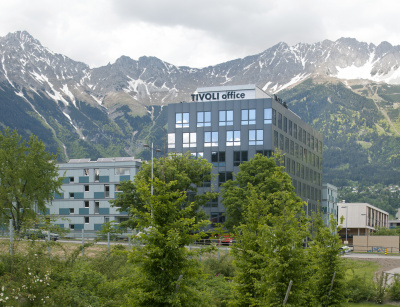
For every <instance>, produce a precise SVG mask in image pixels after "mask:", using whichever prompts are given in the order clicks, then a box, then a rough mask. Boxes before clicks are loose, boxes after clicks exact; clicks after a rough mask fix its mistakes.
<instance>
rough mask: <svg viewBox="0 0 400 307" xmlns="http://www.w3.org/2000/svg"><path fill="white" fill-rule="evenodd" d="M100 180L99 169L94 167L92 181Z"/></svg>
mask: <svg viewBox="0 0 400 307" xmlns="http://www.w3.org/2000/svg"><path fill="white" fill-rule="evenodd" d="M99 180H100V170H99V169H98V168H95V169H94V181H95V182H98V181H99Z"/></svg>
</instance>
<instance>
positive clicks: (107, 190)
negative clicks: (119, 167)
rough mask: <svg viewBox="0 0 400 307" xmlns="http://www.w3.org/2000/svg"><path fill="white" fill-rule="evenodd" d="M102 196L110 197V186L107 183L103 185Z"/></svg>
mask: <svg viewBox="0 0 400 307" xmlns="http://www.w3.org/2000/svg"><path fill="white" fill-rule="evenodd" d="M104 197H106V198H108V197H110V186H109V185H108V184H106V185H104Z"/></svg>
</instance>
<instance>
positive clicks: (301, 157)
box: [300, 146, 303, 161]
mask: <svg viewBox="0 0 400 307" xmlns="http://www.w3.org/2000/svg"><path fill="white" fill-rule="evenodd" d="M300 159H301V161H303V146H300Z"/></svg>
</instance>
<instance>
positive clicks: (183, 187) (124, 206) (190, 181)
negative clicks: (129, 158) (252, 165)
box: [111, 153, 216, 228]
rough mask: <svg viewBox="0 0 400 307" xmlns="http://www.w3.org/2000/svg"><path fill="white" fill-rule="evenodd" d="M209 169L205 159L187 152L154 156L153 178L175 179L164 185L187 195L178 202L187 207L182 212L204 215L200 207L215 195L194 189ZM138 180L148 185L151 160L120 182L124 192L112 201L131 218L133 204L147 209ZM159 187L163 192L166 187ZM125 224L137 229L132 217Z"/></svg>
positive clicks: (137, 207)
mask: <svg viewBox="0 0 400 307" xmlns="http://www.w3.org/2000/svg"><path fill="white" fill-rule="evenodd" d="M211 169H212V165H211V164H210V163H208V162H207V160H205V159H195V158H193V157H192V156H191V155H190V153H186V154H184V155H177V154H170V155H168V157H166V158H159V159H153V178H154V181H155V180H159V181H162V182H164V183H166V184H168V183H171V182H174V184H173V185H166V186H168V187H171V188H173V189H174V190H171V192H174V191H181V192H182V193H183V194H185V195H186V198H185V199H184V200H181V205H182V207H188V206H189V207H190V210H186V211H185V212H186V214H187V217H193V216H197V217H198V218H200V219H204V218H206V216H205V213H204V211H202V210H201V206H203V205H204V204H205V203H206V202H208V201H210V200H211V199H212V198H214V197H215V195H216V193H212V192H206V193H204V194H197V188H198V187H200V186H202V184H203V181H210V180H211ZM139 183H140V184H149V186H150V185H151V162H150V163H145V164H143V165H142V169H141V170H140V172H139V173H138V174H137V175H136V177H135V179H134V180H133V181H125V182H123V183H121V185H120V187H119V189H120V191H122V192H123V193H120V194H118V195H117V197H116V198H115V200H113V201H111V202H112V204H113V206H115V207H120V210H121V211H128V212H129V214H130V216H131V217H133V211H130V209H131V208H132V206H133V207H134V208H135V210H136V211H140V212H145V211H146V210H148V207H147V202H148V200H147V199H146V198H144V196H143V194H142V193H141V192H139ZM159 188H160V185H153V193H154V195H157V194H159V193H160V191H159V190H158V189H159ZM162 189H163V190H164V192H165V187H162ZM164 192H163V193H164ZM146 208H147V209H146ZM127 226H129V227H131V228H136V226H137V219H134V218H131V219H130V220H129V221H128V222H127Z"/></svg>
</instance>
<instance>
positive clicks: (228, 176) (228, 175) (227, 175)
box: [218, 172, 233, 186]
mask: <svg viewBox="0 0 400 307" xmlns="http://www.w3.org/2000/svg"><path fill="white" fill-rule="evenodd" d="M232 179H233V176H232V172H222V173H218V185H219V186H221V185H222V184H224V183H225V182H227V181H228V180H232Z"/></svg>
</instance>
